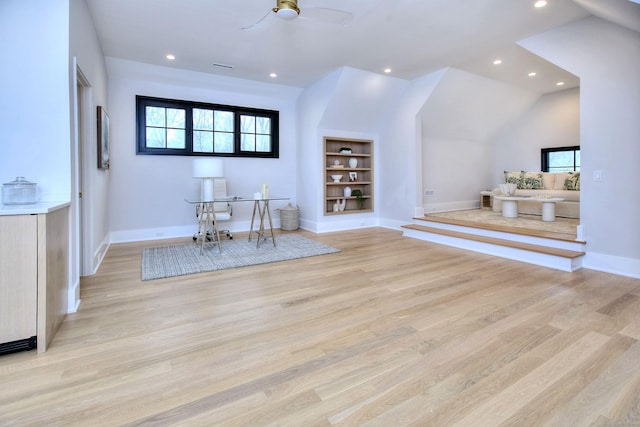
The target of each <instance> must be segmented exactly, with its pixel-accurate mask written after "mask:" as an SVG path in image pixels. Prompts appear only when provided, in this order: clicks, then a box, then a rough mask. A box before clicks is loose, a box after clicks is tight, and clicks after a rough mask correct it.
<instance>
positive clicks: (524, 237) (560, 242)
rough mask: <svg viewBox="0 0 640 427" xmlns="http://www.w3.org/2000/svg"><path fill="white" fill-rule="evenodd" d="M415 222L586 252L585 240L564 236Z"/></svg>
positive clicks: (421, 222) (416, 221)
mask: <svg viewBox="0 0 640 427" xmlns="http://www.w3.org/2000/svg"><path fill="white" fill-rule="evenodd" d="M414 223H415V224H419V225H424V226H426V227H431V228H438V229H443V230H450V231H458V232H461V233H468V234H473V235H477V236H484V237H494V238H497V239H504V240H509V241H513V242H520V243H529V244H532V245H540V246H549V247H553V248H558V249H567V250H570V251H576V252H584V250H585V242H583V241H579V240H569V239H564V238H555V237H554V238H548V237H540V236H536V235H535V233H532V234H520V233H513V232H509V231H498V230H493V229H490V228H475V227H472V226H465V225H457V224H450V223H447V222H436V221H430V220H428V219H423V218H420V217H416V218H414Z"/></svg>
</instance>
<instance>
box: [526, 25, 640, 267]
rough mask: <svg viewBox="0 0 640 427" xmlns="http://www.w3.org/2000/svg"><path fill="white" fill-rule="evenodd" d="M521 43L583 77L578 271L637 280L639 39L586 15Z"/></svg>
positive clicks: (639, 262)
mask: <svg viewBox="0 0 640 427" xmlns="http://www.w3.org/2000/svg"><path fill="white" fill-rule="evenodd" d="M521 44H522V46H523V47H525V48H526V49H529V50H531V51H532V52H534V53H536V54H537V55H539V56H541V57H543V58H545V59H547V60H549V61H551V62H553V63H555V64H557V65H559V66H561V67H562V68H564V69H566V70H568V71H570V72H571V73H573V74H575V75H577V76H579V77H580V147H581V156H582V166H581V180H580V212H581V218H580V222H581V224H582V226H583V234H584V236H585V239H586V241H587V251H588V253H587V256H586V257H585V260H584V263H583V265H584V266H585V267H588V268H594V269H597V270H603V271H611V272H616V273H621V274H626V275H630V276H634V277H640V239H638V237H637V236H638V235H640V214H639V211H640V191H638V182H640V167H638V163H639V162H640V143H638V142H639V141H640V124H639V123H640V121H638V117H640V49H639V48H638V47H639V46H640V33H637V32H634V31H630V30H627V29H624V28H622V27H619V26H617V25H614V24H610V23H608V22H606V21H603V20H601V19H599V18H593V17H591V18H586V19H583V20H581V21H578V22H575V23H571V24H568V25H565V26H563V27H561V28H559V29H556V30H553V31H549V32H547V33H544V34H541V35H538V36H535V37H531V38H529V39H527V40H524V41H523V42H521ZM595 171H599V172H601V174H602V181H600V182H596V181H594V180H593V179H592V177H593V173H594V172H595Z"/></svg>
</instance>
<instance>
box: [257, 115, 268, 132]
mask: <svg viewBox="0 0 640 427" xmlns="http://www.w3.org/2000/svg"><path fill="white" fill-rule="evenodd" d="M256 119H257V120H256V133H262V134H266V135H270V134H271V119H270V118H269V117H257V118H256Z"/></svg>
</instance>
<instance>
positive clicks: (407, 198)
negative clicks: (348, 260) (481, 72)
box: [376, 69, 446, 228]
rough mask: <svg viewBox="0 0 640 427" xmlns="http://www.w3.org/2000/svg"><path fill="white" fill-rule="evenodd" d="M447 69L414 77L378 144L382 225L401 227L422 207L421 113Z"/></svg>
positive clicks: (397, 102)
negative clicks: (419, 115) (419, 116)
mask: <svg viewBox="0 0 640 427" xmlns="http://www.w3.org/2000/svg"><path fill="white" fill-rule="evenodd" d="M445 72H446V70H445V69H443V70H439V71H436V72H434V73H431V74H429V75H427V76H424V77H421V78H418V79H415V80H413V81H411V82H408V84H407V85H406V86H405V88H404V90H403V92H402V95H401V97H400V98H399V99H398V100H397V101H396V103H395V104H394V105H393V109H392V113H391V114H390V115H389V118H388V120H387V122H386V123H385V125H384V127H383V130H382V132H381V136H380V143H379V144H378V168H377V170H376V174H377V176H378V177H379V178H380V180H379V184H378V186H377V188H378V190H377V194H378V200H380V199H381V200H382V202H378V204H379V209H378V212H379V214H378V215H379V216H380V224H381V225H384V226H386V227H391V228H399V227H400V226H401V225H403V224H406V223H407V222H409V221H410V219H411V218H412V217H413V216H414V215H420V214H422V213H424V212H423V208H422V196H421V194H422V121H421V119H419V118H418V113H419V111H420V109H421V108H422V107H423V105H424V103H425V101H426V100H427V99H428V98H429V96H430V95H431V93H432V92H433V91H434V90H435V88H436V87H437V85H438V83H439V82H440V80H441V79H442V77H443V75H444V74H445Z"/></svg>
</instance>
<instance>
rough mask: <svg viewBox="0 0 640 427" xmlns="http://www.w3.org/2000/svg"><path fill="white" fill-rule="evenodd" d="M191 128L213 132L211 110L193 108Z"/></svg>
mask: <svg viewBox="0 0 640 427" xmlns="http://www.w3.org/2000/svg"><path fill="white" fill-rule="evenodd" d="M193 128H194V129H197V130H213V110H201V109H199V108H194V109H193Z"/></svg>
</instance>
